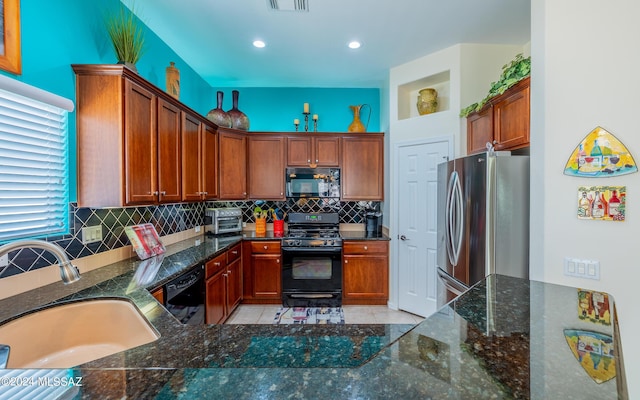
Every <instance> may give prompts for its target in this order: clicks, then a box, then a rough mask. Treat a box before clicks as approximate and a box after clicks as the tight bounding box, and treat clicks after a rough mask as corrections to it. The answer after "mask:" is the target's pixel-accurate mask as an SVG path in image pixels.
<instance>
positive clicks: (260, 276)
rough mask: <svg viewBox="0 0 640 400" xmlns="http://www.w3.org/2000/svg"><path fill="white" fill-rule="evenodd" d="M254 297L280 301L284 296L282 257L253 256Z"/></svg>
mask: <svg viewBox="0 0 640 400" xmlns="http://www.w3.org/2000/svg"><path fill="white" fill-rule="evenodd" d="M251 263H252V267H253V268H252V272H253V274H252V275H253V279H252V280H253V296H254V297H255V298H262V299H280V297H281V294H282V289H281V286H282V283H281V282H280V281H281V272H280V255H273V254H252V255H251Z"/></svg>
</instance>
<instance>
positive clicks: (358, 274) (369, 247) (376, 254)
mask: <svg viewBox="0 0 640 400" xmlns="http://www.w3.org/2000/svg"><path fill="white" fill-rule="evenodd" d="M342 267H343V269H342V303H343V304H346V305H349V304H387V301H388V300H389V242H387V241H377V240H372V241H344V242H343V254H342Z"/></svg>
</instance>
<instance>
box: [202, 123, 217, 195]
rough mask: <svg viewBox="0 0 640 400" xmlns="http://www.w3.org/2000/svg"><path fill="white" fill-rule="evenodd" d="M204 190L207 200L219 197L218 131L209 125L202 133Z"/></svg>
mask: <svg viewBox="0 0 640 400" xmlns="http://www.w3.org/2000/svg"><path fill="white" fill-rule="evenodd" d="M202 190H203V192H204V196H203V197H204V199H205V200H210V199H215V198H217V197H218V133H217V132H216V130H215V129H214V128H213V127H212V126H209V125H205V126H204V131H203V133H202Z"/></svg>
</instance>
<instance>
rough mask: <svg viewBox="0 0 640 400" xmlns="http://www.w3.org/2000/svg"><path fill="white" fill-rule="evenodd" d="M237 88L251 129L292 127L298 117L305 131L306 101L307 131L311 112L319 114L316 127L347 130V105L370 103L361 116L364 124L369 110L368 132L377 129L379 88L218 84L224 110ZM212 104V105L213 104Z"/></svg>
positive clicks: (310, 125) (292, 129) (264, 129)
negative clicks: (305, 112) (305, 109)
mask: <svg viewBox="0 0 640 400" xmlns="http://www.w3.org/2000/svg"><path fill="white" fill-rule="evenodd" d="M233 89H237V90H238V91H239V92H240V98H239V101H238V108H239V109H240V111H242V112H244V113H245V114H247V116H248V117H249V122H250V127H249V129H250V130H252V131H285V132H287V131H294V130H295V127H294V125H293V120H294V119H295V118H298V119H299V120H300V127H299V130H300V131H304V115H303V114H302V107H303V104H304V103H309V112H310V113H311V115H309V131H312V130H313V121H312V120H311V117H312V115H313V114H318V131H320V132H346V131H347V128H348V127H349V124H350V123H351V121H352V120H353V113H352V112H351V109H350V108H349V105H357V104H369V105H370V106H371V107H370V108H368V107H363V108H362V114H361V119H362V123H363V124H365V125H366V123H367V119H368V116H369V110H371V118H370V121H369V126H368V129H367V131H368V132H379V129H380V90H379V89H336V88H218V89H217V90H221V91H222V92H223V93H224V105H223V107H222V109H223V110H225V111H226V110H228V109H230V108H231V107H232V99H231V91H232V90H233ZM214 107H215V105H214V106H213V107H212V108H214Z"/></svg>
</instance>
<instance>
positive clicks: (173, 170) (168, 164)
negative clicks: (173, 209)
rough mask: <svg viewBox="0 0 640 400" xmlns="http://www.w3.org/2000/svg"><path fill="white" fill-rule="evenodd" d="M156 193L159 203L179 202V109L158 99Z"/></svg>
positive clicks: (180, 186) (180, 184)
mask: <svg viewBox="0 0 640 400" xmlns="http://www.w3.org/2000/svg"><path fill="white" fill-rule="evenodd" d="M157 121H158V127H157V128H158V136H157V138H158V191H159V201H160V202H163V203H164V202H166V203H169V202H171V203H175V202H179V201H180V199H181V188H182V181H181V176H180V160H181V157H180V109H179V108H178V107H176V106H175V105H173V104H171V103H168V102H166V101H164V100H163V99H161V98H158V119H157Z"/></svg>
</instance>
